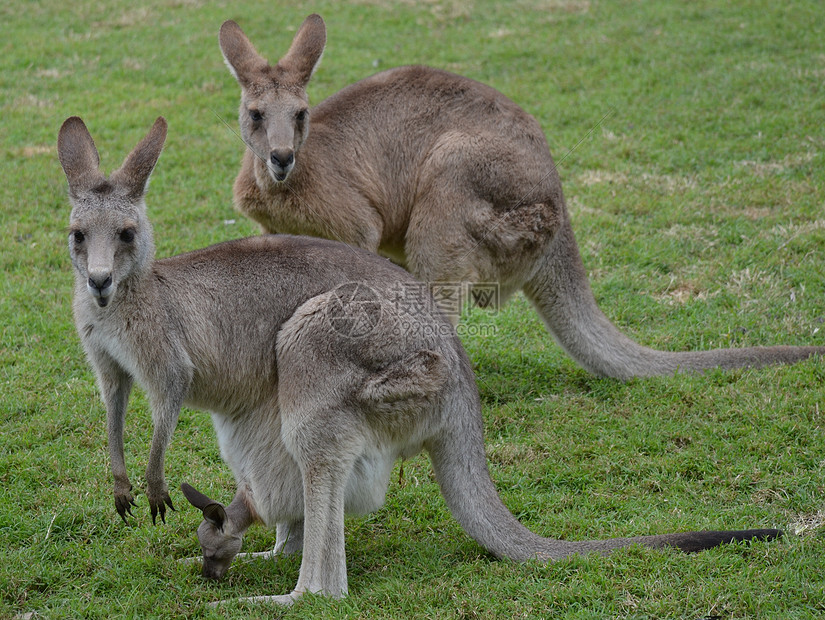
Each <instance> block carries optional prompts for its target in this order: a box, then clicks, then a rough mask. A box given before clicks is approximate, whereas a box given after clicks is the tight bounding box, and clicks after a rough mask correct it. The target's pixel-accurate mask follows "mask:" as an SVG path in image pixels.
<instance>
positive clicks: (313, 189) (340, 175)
mask: <svg viewBox="0 0 825 620" xmlns="http://www.w3.org/2000/svg"><path fill="white" fill-rule="evenodd" d="M325 42H326V29H325V26H324V22H323V20H322V19H321V17H319V16H318V15H310V16H309V17H308V18H307V19H306V20H305V21H304V23H303V25H302V26H301V28H300V29H299V30H298V32H297V33H296V35H295V38H294V40H293V42H292V45H291V47H290V48H289V51H288V52H287V54H286V56H284V57H283V58H282V59H281V60H280V61H278V63H277V64H276V65H275V66H274V67H273V66H270V65H269V64H268V63H267V61H266V59H264V58H263V57H262V56H261V55H260V54H258V52H257V51H255V48H254V47H253V46H252V44H251V43H250V41H249V40H248V39H247V37H246V36H245V35H244V33H243V32H242V31H241V29H240V27H239V26H238V25H237V24H236V23H235V22H233V21H227V22H225V23H224V24H223V26H221V30H220V47H221V51H222V52H223V56H224V58H225V60H226V64H227V66H228V67H229V70H230V71H231V73H232V74H233V75H234V76H235V78H236V79H237V80H238V83H239V84H240V87H241V105H240V128H241V137H242V138H243V141H244V142H245V143H246V145H247V147H248V148H247V150H246V152H245V153H244V156H243V163H242V165H241V170H240V173H239V174H238V177H237V179H236V180H235V185H234V196H235V205H236V207H237V209H238V210H239V211H241V212H242V213H244V214H245V215H247V216H249V217H250V218H252V219H253V220H255V221H256V222H258V223H259V224H260V226H261V229H262V230H263V231H264V232H282V233H294V234H303V235H312V236H317V237H324V238H327V239H334V240H338V241H343V242H345V243H348V244H350V245H354V246H358V247H361V248H364V249H367V250H370V251H372V252H379V253H381V254H384V255H386V256H389V257H390V258H392V259H393V260H395V261H396V262H398V263H400V264H401V265H404V266H405V267H406V268H407V269H408V270H409V271H410V272H412V274H413V275H414V276H416V277H417V278H418V279H419V280H421V281H422V282H427V283H430V284H432V285H436V288H437V286H438V285H439V283H440V284H445V283H455V282H467V283H480V282H488V283H489V282H497V283H498V284H499V287H500V296H501V299H502V300H505V299H506V298H507V297H508V296H510V295H511V294H513V293H514V292H515V291H517V290H518V289H522V290H523V291H524V293H525V295H526V296H527V298H528V299H529V300H530V301H531V302H532V303H533V305H534V306H535V307H536V308H537V309H538V312H539V314H540V315H541V317H542V319H543V320H544V323H545V325H546V326H547V329H548V331H549V332H550V333H551V334H552V335H553V337H554V338H555V339H556V341H557V342H558V343H559V344H560V345H561V346H562V347H563V348H564V350H565V351H567V353H568V354H569V355H570V356H571V357H572V358H573V359H574V360H576V362H578V363H579V364H580V365H581V366H583V367H584V368H585V369H587V370H588V371H590V372H592V373H595V374H597V375H604V376H609V377H616V378H620V379H627V378H630V377H634V376H649V375H661V374H669V373H673V372H675V371H691V370H701V369H705V368H712V367H717V366H718V367H721V368H736V367H742V366H751V367H758V366H764V365H766V364H772V363H780V362H784V363H790V362H795V361H798V360H801V359H804V358H807V357H809V356H811V355H813V354H817V353H818V354H823V353H825V347H786V346H775V347H753V348H745V349H716V350H711V351H700V352H676V353H673V352H664V351H656V350H654V349H649V348H647V347H643V346H640V345H638V344H637V343H635V342H633V341H632V340H630V339H629V338H628V337H626V336H625V335H624V334H622V333H621V332H620V331H619V330H618V329H617V328H616V327H615V326H614V325H613V324H612V323H611V322H610V321H609V320H608V318H607V317H606V316H605V315H604V314H603V313H602V311H601V310H600V309H599V308H598V306H597V305H596V301H595V299H594V297H593V293H592V291H591V289H590V285H589V283H588V280H587V273H586V271H585V269H584V266H583V264H582V261H581V256H580V255H579V250H578V247H577V245H576V240H575V237H574V235H573V229H572V228H571V226H570V217H569V215H568V213H567V207H566V205H565V201H564V195H563V194H562V189H561V181H560V180H559V176H558V173H557V171H556V167H555V165H554V163H553V159H552V157H551V155H550V151H549V149H548V147H547V142H546V140H545V137H544V134H543V133H542V131H541V128H540V127H539V124H538V123H537V122H536V120H535V119H534V118H533V117H531V116H530V115H529V114H527V113H526V112H525V111H524V110H522V109H521V108H519V107H518V106H517V105H516V104H515V103H513V102H512V101H510V100H509V99H507V98H506V97H505V96H504V95H502V94H501V93H499V92H498V91H496V90H494V89H492V88H490V87H489V86H486V85H484V84H481V83H479V82H475V81H473V80H470V79H468V78H465V77H461V76H458V75H453V74H451V73H447V72H444V71H439V70H437V69H431V68H428V67H421V66H412V67H398V68H395V69H390V70H388V71H383V72H381V73H378V74H377V75H374V76H372V77H369V78H366V79H364V80H361V81H360V82H357V83H355V84H352V85H350V86H347V87H346V88H344V89H343V90H341V91H340V92H338V93H336V94H334V95H332V96H331V97H329V98H328V99H326V100H324V101H322V102H321V103H319V104H318V105H317V106H315V107H314V108H312V109H311V110H310V108H309V107H308V103H307V102H308V99H307V94H306V86H307V83H308V82H309V79H310V77H311V76H312V73H313V71H314V70H315V68H316V67H317V65H318V63H319V61H320V59H321V55H322V52H323V50H324V45H325ZM310 121H311V122H310ZM310 124H311V131H310Z"/></svg>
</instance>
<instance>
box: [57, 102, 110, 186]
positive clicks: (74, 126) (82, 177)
mask: <svg viewBox="0 0 825 620" xmlns="http://www.w3.org/2000/svg"><path fill="white" fill-rule="evenodd" d="M57 157H58V159H60V165H61V166H62V167H63V172H65V173H66V180H67V181H68V182H69V191H70V192H71V193H73V194H77V192H78V191H81V190H84V189H89V188H90V187H93V186H94V185H96V184H97V183H99V182H101V181H103V173H101V172H100V168H99V167H100V156H99V155H98V153H97V147H95V142H94V140H92V136H91V134H90V133H89V130H88V129H87V128H86V124H85V123H84V122H83V121H82V120H81V118H80V117H79V116H71V117H69V118H67V119H66V120H65V121H64V122H63V125H62V126H61V127H60V131H59V132H58V134H57Z"/></svg>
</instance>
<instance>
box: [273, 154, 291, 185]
mask: <svg viewBox="0 0 825 620" xmlns="http://www.w3.org/2000/svg"><path fill="white" fill-rule="evenodd" d="M294 164H295V152H294V151H293V150H292V149H273V150H272V151H270V153H269V170H270V172H271V173H272V176H273V177H275V180H276V181H283V180H284V179H286V177H287V176H288V175H289V173H290V172H291V171H292V168H293V166H294Z"/></svg>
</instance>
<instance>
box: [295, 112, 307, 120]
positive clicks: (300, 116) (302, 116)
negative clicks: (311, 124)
mask: <svg viewBox="0 0 825 620" xmlns="http://www.w3.org/2000/svg"><path fill="white" fill-rule="evenodd" d="M306 119H307V111H306V110H299V111H298V113H297V114H296V115H295V120H296V121H297V122H299V123H303V122H304V121H305V120H306Z"/></svg>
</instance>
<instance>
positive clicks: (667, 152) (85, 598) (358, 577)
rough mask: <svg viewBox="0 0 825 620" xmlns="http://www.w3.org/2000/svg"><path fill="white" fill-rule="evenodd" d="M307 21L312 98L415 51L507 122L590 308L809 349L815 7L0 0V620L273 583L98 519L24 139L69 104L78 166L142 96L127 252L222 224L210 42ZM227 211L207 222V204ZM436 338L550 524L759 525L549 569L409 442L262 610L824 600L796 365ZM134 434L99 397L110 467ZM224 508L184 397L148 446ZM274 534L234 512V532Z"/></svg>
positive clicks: (118, 148)
mask: <svg viewBox="0 0 825 620" xmlns="http://www.w3.org/2000/svg"><path fill="white" fill-rule="evenodd" d="M313 11H317V12H320V13H321V14H322V15H323V16H324V17H325V19H326V21H327V26H328V30H329V42H328V46H327V50H326V53H325V56H324V59H323V62H322V65H321V68H320V69H319V71H318V72H317V74H316V76H315V79H314V81H313V83H312V85H311V88H310V96H311V97H312V99H313V100H314V101H319V100H320V99H322V98H323V97H325V96H327V95H329V94H331V93H333V92H335V91H336V90H338V89H340V88H341V87H343V86H345V85H346V84H349V83H351V82H353V81H355V80H357V79H358V78H361V77H364V76H367V75H369V74H370V73H372V72H374V71H375V70H376V68H386V67H390V66H394V65H398V64H405V63H425V64H430V65H434V66H438V67H443V68H447V69H450V70H453V71H456V72H459V73H463V74H466V75H468V76H470V77H473V78H476V79H479V80H482V81H484V82H487V83H489V84H492V85H493V86H495V87H497V88H498V89H500V90H502V91H503V92H504V93H506V94H507V95H509V96H510V97H511V98H513V99H514V100H516V101H517V102H519V103H520V104H521V105H522V106H523V107H524V108H525V109H526V110H528V111H529V112H530V113H532V114H533V115H535V116H536V117H537V118H538V120H539V121H540V123H541V124H542V126H543V127H544V129H545V132H546V134H547V137H548V140H549V142H550V145H551V148H552V150H553V152H554V155H555V157H556V161H557V162H559V168H560V172H561V176H562V179H563V182H564V187H565V192H566V195H567V198H568V202H569V206H570V210H571V213H572V216H573V219H574V228H575V230H576V233H577V235H578V239H579V243H580V246H581V248H582V252H583V255H584V260H585V263H586V265H587V268H588V270H589V272H590V274H591V278H592V283H593V288H594V291H595V294H596V296H597V298H598V300H599V303H600V304H601V305H602V307H603V308H604V310H605V311H606V313H607V314H608V316H610V317H611V318H612V319H613V320H614V321H615V322H616V323H617V324H618V325H619V326H620V327H621V328H622V329H623V330H625V331H626V332H628V333H629V334H631V335H632V336H633V337H634V338H636V339H638V340H639V341H641V342H643V343H645V344H648V345H651V346H655V347H659V348H666V349H688V348H709V347H714V346H746V345H756V344H775V343H789V344H807V343H814V344H823V343H825V275H824V274H825V270H823V266H822V265H823V259H825V156H824V155H823V150H825V103H824V102H825V43H823V42H825V20H822V7H821V6H820V4H819V3H818V2H817V1H816V0H810V1H809V2H804V1H791V2H784V3H778V2H768V1H767V0H764V1H763V0H752V1H740V2H732V3H723V2H709V1H698V2H691V3H686V2H648V1H641V2H635V1H634V2H629V1H628V2H608V1H606V0H601V1H600V0H590V1H587V0H517V1H515V2H511V3H501V2H496V1H492V0H476V1H469V0H466V1H462V0H429V1H428V2H423V3H413V2H398V3H391V2H389V1H383V0H363V1H361V2H354V3H338V2H332V1H329V0H321V1H318V2H313V3H308V2H293V3H284V2H272V1H270V2H260V1H258V0H247V1H246V2H243V3H229V2H217V3H207V2H202V1H199V0H152V1H150V2H145V3H135V2H126V1H124V0H107V1H105V2H90V1H88V0H81V1H79V2H72V3H66V2H57V1H55V0H42V1H39V2H22V1H20V0H18V1H17V2H12V3H6V4H3V5H2V6H0V18H2V21H3V26H2V31H3V37H2V41H0V111H1V112H2V113H1V114H0V144H2V145H3V148H2V151H1V152H0V158H2V171H3V175H2V176H3V183H2V184H0V204H1V205H2V207H1V208H2V228H1V229H0V230H2V239H3V243H2V247H1V248H0V261H2V273H3V276H2V279H0V283H1V284H2V290H0V330H2V331H1V332H0V385H1V386H2V387H0V390H2V392H1V394H2V396H0V617H15V616H17V615H22V614H30V613H32V612H36V613H37V614H38V615H39V616H42V617H48V618H62V617H85V618H98V617H100V618H103V617H106V618H108V617H182V616H193V617H210V616H217V615H218V612H216V611H214V610H212V609H211V608H209V607H208V606H207V604H208V603H209V602H212V601H216V600H219V599H225V598H233V597H238V596H245V595H258V594H282V593H285V592H288V591H289V590H290V589H291V588H292V587H293V586H294V583H295V580H296V578H297V572H298V567H299V564H300V562H299V559H297V558H289V559H281V560H278V561H277V562H265V561H258V562H253V563H251V564H245V565H240V566H238V567H236V568H235V569H233V570H232V571H231V572H230V575H229V578H228V579H227V580H226V581H224V582H222V583H220V584H211V583H205V582H204V581H202V580H201V579H200V577H199V575H198V574H197V571H196V570H194V569H192V568H191V567H186V566H183V565H180V564H178V563H177V562H176V560H177V559H178V558H182V557H187V556H191V555H194V554H195V553H196V552H197V550H198V547H197V541H196V538H195V533H194V532H195V529H196V527H197V524H198V523H199V520H200V519H199V516H198V512H197V511H196V510H195V509H194V508H191V507H189V506H187V505H185V504H184V499H183V498H182V496H181V495H180V493H179V492H177V491H175V492H174V501H175V503H176V505H177V508H178V512H175V513H172V514H171V515H170V516H169V518H168V524H167V525H166V526H158V527H153V526H152V525H151V520H150V519H149V514H148V507H147V504H146V499H145V496H143V495H140V496H139V497H138V503H139V504H140V505H139V508H138V509H137V511H136V515H137V519H136V524H135V526H134V527H125V526H124V525H123V524H122V523H121V522H120V520H119V519H118V518H117V515H116V514H115V511H114V506H113V502H112V499H111V488H110V487H111V480H110V474H109V471H108V457H107V449H106V441H105V429H104V424H105V414H104V411H103V407H102V405H101V404H100V402H99V398H98V395H97V389H96V386H95V382H94V377H93V374H92V373H91V371H90V369H89V367H88V365H87V364H86V362H85V360H84V357H83V352H82V350H81V348H80V345H79V341H78V338H77V336H76V334H75V332H74V327H73V323H72V318H71V281H72V275H71V268H70V264H69V260H68V255H67V251H66V225H67V222H68V214H69V209H68V205H67V200H66V196H65V193H66V192H65V178H64V176H63V173H62V171H61V170H60V166H59V164H58V162H57V158H56V151H55V142H56V135H57V130H58V128H59V126H60V124H61V123H62V121H63V120H64V119H65V118H66V117H67V116H70V115H73V114H79V115H81V116H82V117H83V118H84V120H85V121H86V122H87V124H88V125H89V127H90V130H91V132H92V134H93V136H94V137H95V140H96V142H97V145H98V147H99V149H100V151H101V157H102V162H103V167H104V169H106V170H107V171H108V170H112V169H113V168H115V167H117V166H118V165H120V163H121V161H122V158H123V157H124V155H125V154H126V153H127V152H128V151H129V150H130V149H131V148H132V147H133V146H134V144H135V143H136V142H137V141H138V140H139V139H140V138H141V137H142V136H143V135H144V134H145V132H146V131H147V130H148V128H149V127H150V126H151V123H152V122H153V120H154V119H155V117H156V116H158V115H161V114H162V115H164V116H166V117H167V119H168V120H169V123H170V134H169V139H168V142H167V146H166V149H165V151H164V153H163V156H162V157H161V160H160V164H159V166H158V168H157V170H156V172H155V175H154V177H153V182H152V185H151V189H150V194H149V199H148V202H149V211H150V217H151V218H152V220H153V223H154V225H155V231H156V238H157V245H158V255H159V256H166V255H169V254H173V253H177V252H180V251H184V250H189V249H194V248H197V247H201V246H204V245H207V244H209V243H213V242H216V241H220V240H224V239H230V238H234V237H239V236H243V235H248V234H254V233H255V232H256V228H255V227H254V226H253V225H252V224H251V223H249V222H248V221H246V220H245V219H243V218H242V217H240V216H239V215H237V214H235V213H234V212H233V209H232V206H231V185H232V180H233V178H234V175H235V173H236V171H237V166H238V163H239V160H240V156H241V152H242V149H241V146H240V144H239V142H238V139H237V138H236V136H235V135H234V134H233V132H232V131H230V129H229V128H227V125H226V124H225V123H224V121H225V122H226V123H228V125H229V127H231V128H232V129H234V128H235V125H236V122H237V121H236V120H235V117H236V113H237V104H238V88H237V86H236V83H235V81H234V80H233V79H232V77H231V76H230V75H229V73H228V72H227V70H226V68H225V66H224V64H223V61H222V58H221V56H220V52H219V50H218V46H217V31H218V27H219V26H220V24H221V23H222V21H223V20H225V19H228V18H233V19H236V20H237V21H238V22H239V23H240V24H241V25H242V27H243V28H244V29H245V30H246V32H247V33H248V34H249V35H250V37H251V38H252V40H253V41H254V42H255V43H256V45H257V46H258V48H259V49H260V51H261V52H262V53H264V54H265V55H267V56H268V57H269V58H270V59H271V60H273V61H274V60H275V59H276V57H277V56H278V54H279V53H281V52H283V51H284V50H285V49H286V47H287V45H288V43H289V41H290V39H291V36H292V33H293V32H294V30H295V28H296V27H297V26H298V24H299V23H300V22H301V20H302V19H303V17H304V16H305V15H306V14H308V13H310V12H313ZM231 220H235V222H234V223H229V221H231ZM464 321H465V323H466V324H468V325H474V324H486V323H489V322H493V323H494V324H495V326H496V335H495V336H489V337H467V338H465V344H466V346H467V349H468V351H469V353H470V357H471V359H472V360H473V363H474V365H475V369H476V374H477V377H478V385H479V389H480V391H481V394H482V398H483V403H484V415H485V420H486V430H487V443H488V454H489V457H490V463H491V470H492V474H493V477H494V478H495V480H496V481H497V483H498V485H499V488H500V490H501V493H502V496H503V497H504V500H505V502H506V503H507V505H508V506H509V507H510V508H511V510H512V511H513V512H514V513H515V514H516V515H517V516H518V517H519V518H520V519H521V520H522V521H523V522H524V523H525V524H526V525H528V526H529V527H530V528H532V529H533V530H535V531H536V532H539V533H541V534H544V535H548V536H554V537H564V538H568V539H579V538H592V537H607V536H619V535H636V534H648V533H662V532H667V531H671V530H681V529H699V528H738V527H772V526H778V527H782V528H785V529H786V530H787V531H788V534H789V535H788V536H787V537H786V539H785V540H783V541H781V542H775V543H769V544H756V545H753V546H750V547H748V546H744V545H734V546H730V547H727V548H721V549H718V550H712V551H709V552H705V553H702V554H698V555H693V556H686V555H681V554H679V553H676V552H657V551H649V550H643V549H630V550H625V551H621V552H618V553H616V554H614V555H612V556H610V557H606V558H601V557H587V558H579V559H572V560H568V561H563V562H559V563H557V564H552V565H542V564H539V563H532V562H531V563H525V564H515V563H511V562H500V561H495V560H493V559H491V558H490V557H489V556H488V555H486V554H485V553H484V552H483V550H482V549H481V548H479V547H478V546H477V545H476V544H475V543H473V542H472V541H471V540H470V539H469V538H468V537H467V536H466V535H465V534H464V533H463V532H462V531H461V530H460V528H459V527H458V525H457V524H456V523H455V521H453V520H452V518H451V517H450V515H449V513H448V511H447V510H446V508H445V505H444V503H443V500H442V499H441V497H440V495H439V493H438V489H437V487H436V485H435V483H434V481H433V478H432V475H431V472H430V468H429V464H428V463H427V461H426V459H425V458H423V457H418V458H416V459H413V460H412V461H410V462H408V463H405V465H404V468H403V475H402V473H401V472H400V471H399V472H396V474H397V475H395V476H394V478H393V482H392V483H391V486H390V490H389V494H388V498H387V504H386V506H385V507H384V508H383V509H382V510H380V511H379V512H377V513H375V514H373V515H371V516H370V517H368V518H366V519H363V520H350V521H348V523H347V555H348V568H349V584H350V596H349V597H348V598H347V599H345V600H342V601H331V600H325V599H322V598H318V597H307V598H306V599H305V600H302V601H301V602H299V603H298V604H297V605H296V606H295V607H293V608H292V609H289V610H285V611H280V610H272V609H252V610H250V609H248V608H243V607H240V606H229V607H225V608H222V609H221V610H220V612H219V613H220V615H222V616H228V617H238V618H246V617H250V616H253V617H254V616H267V617H271V616H272V615H274V614H279V615H280V614H282V615H283V616H284V617H289V618H298V617H331V618H344V617H378V618H390V617H392V618H395V617H397V618H410V617H455V618H487V617H496V616H503V617H513V618H516V617H558V618H604V617H621V618H625V617H627V618H660V617H671V618H700V617H705V616H709V615H717V616H722V617H734V618H745V617H761V618H779V617H781V618H814V617H821V615H822V614H823V613H825V579H823V577H822V574H823V573H822V557H823V553H825V540H824V539H823V530H822V528H821V524H822V523H823V522H825V512H824V511H825V508H823V503H824V502H825V488H823V487H824V486H825V476H823V474H824V473H825V472H823V469H825V439H824V438H823V432H822V431H823V425H824V422H823V409H825V398H823V395H824V394H825V390H824V389H823V381H824V380H825V362H823V361H821V360H818V361H810V362H806V363H802V364H799V365H797V366H795V367H790V368H770V369H765V370H759V371H740V372H731V373H726V374H725V373H719V372H710V373H708V374H706V375H704V376H678V377H666V378H657V379H649V380H635V381H630V382H628V383H620V382H616V381H612V380H605V379H597V378H594V377H592V376H589V375H588V374H587V373H585V372H584V371H582V370H580V369H579V368H578V367H576V365H575V364H574V363H573V362H572V361H570V360H569V359H568V358H567V357H566V356H565V355H564V354H563V353H562V352H561V351H560V350H559V348H558V347H557V346H556V345H555V344H553V342H552V341H551V339H550V338H549V336H547V334H546V333H545V332H544V331H543V329H542V328H541V325H540V322H539V320H538V318H537V317H536V315H535V314H534V313H533V312H532V310H531V309H530V307H529V306H528V304H527V303H526V302H525V301H524V299H523V298H520V297H518V298H516V299H515V300H514V301H513V303H511V304H510V305H509V306H507V307H506V308H505V309H504V310H503V311H501V312H500V313H498V314H496V315H490V314H484V313H480V312H478V313H473V314H471V315H469V316H467V317H465V319H464ZM150 435H151V422H150V413H149V411H148V408H147V404H146V401H145V399H144V398H143V396H142V394H140V393H137V394H136V395H135V396H134V397H133V399H132V403H131V408H130V416H129V419H128V429H127V437H126V440H127V447H126V452H127V465H128V467H129V470H130V472H131V474H132V478H133V481H134V482H135V483H136V486H137V485H141V486H142V482H143V481H142V477H141V473H142V471H143V468H144V466H145V463H146V458H147V454H148V442H149V438H150ZM167 476H168V479H169V482H170V486H172V487H173V488H175V489H176V488H177V486H178V485H179V484H180V482H182V481H184V480H187V481H190V482H192V483H193V484H195V485H196V486H199V487H202V488H203V490H204V491H206V492H208V493H210V494H212V495H213V496H215V497H217V498H219V499H221V500H223V501H229V500H230V499H231V496H232V493H233V480H232V476H231V473H230V472H229V470H228V468H227V467H226V466H225V465H224V464H223V463H222V461H221V459H220V456H219V454H218V450H217V445H216V442H215V438H214V434H213V432H212V429H211V424H210V420H209V417H208V416H207V415H205V414H203V413H201V412H192V411H184V412H183V414H182V416H181V422H180V425H179V428H178V430H177V432H176V435H175V438H174V441H173V443H172V446H171V448H170V452H169V456H168V459H167ZM274 538H275V536H274V532H269V531H266V530H264V529H263V528H260V527H253V528H252V529H251V530H250V532H249V534H248V536H247V539H246V542H245V549H246V550H250V551H253V550H265V549H268V548H270V547H271V546H272V545H273V543H274Z"/></svg>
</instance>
